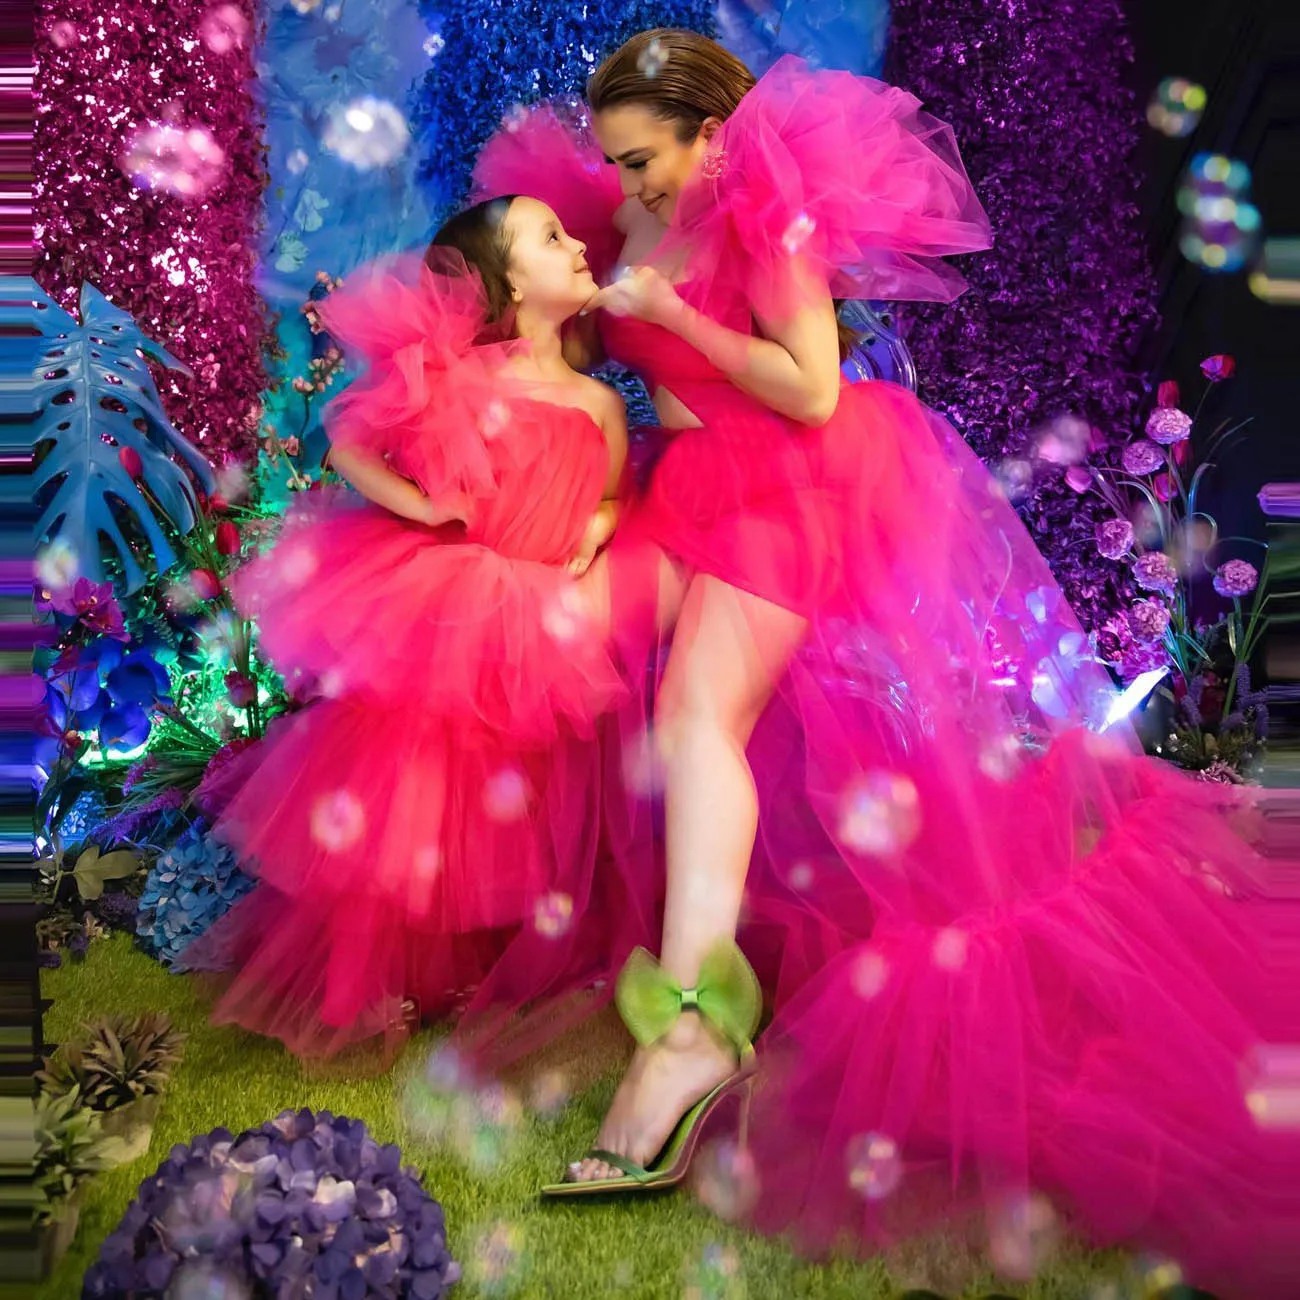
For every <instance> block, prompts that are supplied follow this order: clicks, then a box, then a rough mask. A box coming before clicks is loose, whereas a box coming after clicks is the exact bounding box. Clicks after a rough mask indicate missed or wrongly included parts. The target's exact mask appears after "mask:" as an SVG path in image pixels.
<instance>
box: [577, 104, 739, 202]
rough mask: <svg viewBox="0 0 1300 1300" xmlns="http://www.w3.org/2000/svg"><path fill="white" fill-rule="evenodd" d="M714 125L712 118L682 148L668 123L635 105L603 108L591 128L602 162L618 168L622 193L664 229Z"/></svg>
mask: <svg viewBox="0 0 1300 1300" xmlns="http://www.w3.org/2000/svg"><path fill="white" fill-rule="evenodd" d="M719 125H720V124H719V122H718V120H717V119H716V118H713V117H710V118H707V119H706V120H705V122H704V125H703V126H702V127H701V128H700V131H699V134H698V135H697V136H696V137H695V139H694V140H692V141H691V142H690V143H689V144H683V143H682V142H681V141H680V140H679V139H678V138H677V128H676V126H675V125H674V124H673V123H672V122H665V121H664V120H663V119H662V118H658V117H656V116H655V115H654V114H653V113H652V112H651V111H650V110H649V109H648V108H646V107H644V106H643V105H641V104H618V105H616V106H615V107H613V108H607V109H605V110H604V111H602V112H600V113H595V114H593V116H592V123H591V126H592V130H593V131H594V133H595V136H596V139H597V140H598V141H599V142H600V147H601V148H602V149H603V150H604V151H605V157H606V158H607V159H608V160H609V161H610V162H612V163H614V164H615V165H616V166H617V167H618V176H619V180H620V181H621V182H622V185H623V193H624V194H625V195H626V196H627V197H628V198H630V199H638V200H639V201H640V202H641V204H642V205H643V206H644V207H645V210H646V211H647V212H649V213H651V214H652V215H653V216H654V218H655V219H656V220H657V221H658V222H660V223H661V224H662V225H665V226H666V225H668V224H669V222H670V221H672V218H673V212H674V211H675V210H676V207H677V196H678V195H679V194H680V193H681V191H682V188H683V187H684V186H685V185H686V183H687V182H688V181H689V180H690V179H691V177H692V176H694V175H695V172H696V170H697V169H698V168H699V166H700V163H701V162H702V161H703V160H704V154H705V152H706V151H707V149H708V146H709V140H710V139H711V138H712V136H713V133H714V132H715V131H716V130H717V129H718V126H719Z"/></svg>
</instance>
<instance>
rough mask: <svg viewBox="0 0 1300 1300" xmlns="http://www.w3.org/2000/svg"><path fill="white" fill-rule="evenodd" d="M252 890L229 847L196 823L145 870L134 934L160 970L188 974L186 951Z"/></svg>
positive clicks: (249, 880) (248, 879)
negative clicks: (160, 964)
mask: <svg viewBox="0 0 1300 1300" xmlns="http://www.w3.org/2000/svg"><path fill="white" fill-rule="evenodd" d="M252 887H253V881H252V880H251V879H250V878H249V877H248V876H246V875H245V874H244V873H243V872H242V871H240V869H239V864H238V861H237V860H236V858H235V854H234V852H233V851H232V850H231V848H230V847H229V846H228V845H226V844H222V843H221V841H220V840H217V839H214V838H213V836H212V835H211V834H210V833H209V831H208V827H207V824H206V823H205V822H204V821H203V820H202V819H199V820H198V821H196V822H195V823H194V825H193V826H191V827H190V828H189V829H188V830H187V831H186V832H185V833H184V834H183V835H182V836H181V837H180V839H178V840H177V841H176V843H175V844H173V845H172V847H171V848H170V849H168V850H167V852H166V853H164V854H163V855H162V856H161V857H160V858H159V859H158V861H157V862H155V863H154V865H153V866H152V867H151V868H150V870H149V875H148V877H147V878H146V880H145V885H144V893H143V894H142V895H141V896H140V912H139V916H138V918H137V920H136V926H135V929H136V934H138V935H139V936H140V937H141V938H142V939H143V940H144V941H145V943H146V944H147V945H149V947H151V948H152V949H153V951H154V954H155V955H156V956H157V958H158V960H159V961H161V962H162V963H163V965H164V966H169V967H170V968H171V969H172V970H174V971H183V970H188V969H189V967H188V966H187V964H186V962H185V960H184V953H185V950H186V948H188V947H189V945H190V944H191V943H193V941H194V940H195V939H197V938H198V937H199V935H201V934H205V933H206V932H207V931H208V929H209V928H210V927H211V926H212V924H213V923H214V922H216V921H217V920H219V919H220V918H221V917H223V916H224V915H225V914H226V913H227V912H228V911H230V909H231V908H232V907H233V906H234V905H235V904H236V903H237V902H238V901H239V900H240V899H241V898H242V897H243V896H244V895H245V894H246V893H248V891H249V890H250V889H252Z"/></svg>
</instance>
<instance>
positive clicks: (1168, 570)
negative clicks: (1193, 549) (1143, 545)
mask: <svg viewBox="0 0 1300 1300" xmlns="http://www.w3.org/2000/svg"><path fill="white" fill-rule="evenodd" d="M1220 572H1222V570H1220ZM1133 576H1134V578H1136V579H1137V584H1138V586H1139V587H1141V588H1142V589H1143V590H1144V591H1158V592H1160V593H1162V594H1163V595H1165V596H1172V595H1173V594H1174V592H1175V590H1177V587H1178V570H1177V569H1175V568H1174V562H1173V561H1172V560H1171V559H1170V558H1169V557H1168V556H1167V555H1166V554H1165V553H1164V551H1148V552H1147V553H1146V554H1145V555H1139V556H1138V558H1137V559H1136V560H1134V561H1133Z"/></svg>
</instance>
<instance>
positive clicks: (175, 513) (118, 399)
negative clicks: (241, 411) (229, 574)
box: [23, 282, 215, 592]
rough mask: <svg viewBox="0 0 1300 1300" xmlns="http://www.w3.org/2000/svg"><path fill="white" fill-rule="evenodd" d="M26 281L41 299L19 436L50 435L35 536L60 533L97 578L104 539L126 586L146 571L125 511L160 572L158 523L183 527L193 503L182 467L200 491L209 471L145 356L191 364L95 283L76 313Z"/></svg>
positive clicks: (170, 556)
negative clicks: (124, 459)
mask: <svg viewBox="0 0 1300 1300" xmlns="http://www.w3.org/2000/svg"><path fill="white" fill-rule="evenodd" d="M29 284H30V287H28V288H25V289H24V291H23V292H24V294H30V295H31V296H32V300H33V301H35V302H40V303H42V305H43V306H44V308H45V310H43V311H40V312H39V313H34V315H36V316H37V317H38V319H39V326H40V329H41V332H42V337H41V338H39V339H37V340H36V341H35V343H36V346H35V347H34V348H33V349H32V355H31V363H32V379H33V381H34V383H35V385H36V391H37V393H38V401H39V403H40V405H39V410H38V413H37V418H36V421H35V424H34V425H33V426H31V427H30V429H29V433H28V436H29V437H30V438H31V439H32V440H33V441H35V442H39V443H48V444H52V445H50V446H49V447H48V449H47V450H46V451H45V452H44V454H43V455H42V457H41V459H40V463H39V465H38V467H37V470H36V473H35V475H34V477H33V484H32V486H33V488H34V489H35V490H36V491H37V492H38V493H40V494H41V501H42V504H43V506H44V510H43V513H42V515H41V518H40V521H39V522H38V523H37V525H36V540H37V542H38V543H39V542H41V541H45V540H52V539H53V538H54V537H56V536H57V537H59V538H60V539H61V540H62V541H64V542H66V543H67V544H68V545H69V546H70V547H71V548H72V550H73V552H74V553H75V555H76V557H77V561H78V564H79V566H80V571H81V573H82V575H83V576H85V577H88V578H93V579H95V580H96V581H102V580H103V576H104V564H103V547H104V545H105V539H107V543H108V544H109V545H111V546H112V548H113V549H114V550H115V551H116V552H117V554H118V558H119V559H120V561H121V563H122V569H123V574H124V578H125V588H126V590H127V591H128V592H130V591H135V590H136V589H137V588H139V587H140V586H141V584H142V583H143V582H144V579H145V572H144V570H143V569H142V567H141V565H140V563H139V560H138V558H137V556H136V553H135V550H134V548H133V546H132V544H131V543H129V542H128V541H127V539H126V535H125V534H124V532H123V529H122V525H123V524H124V523H128V522H129V523H130V524H132V525H133V529H132V530H138V531H139V532H140V533H142V534H143V536H144V538H145V539H146V541H147V543H148V546H149V549H150V550H151V551H152V552H153V564H154V567H155V568H156V569H157V570H158V571H159V572H162V571H163V570H165V569H168V568H170V567H171V565H172V564H173V563H175V559H176V556H175V553H174V552H173V550H172V547H171V544H170V542H169V541H168V539H167V535H166V532H165V530H164V525H165V524H167V523H170V524H171V525H172V526H173V527H174V528H176V529H177V530H179V531H180V532H181V533H187V532H188V531H189V530H190V529H191V528H192V527H193V526H194V523H195V519H196V517H197V514H198V502H197V499H196V496H195V492H194V487H193V485H192V483H191V481H190V478H189V474H192V475H193V476H194V478H195V479H196V480H197V481H198V482H199V483H200V484H201V485H202V486H203V488H204V489H205V490H207V491H211V490H212V487H213V483H214V482H215V479H214V476H213V472H212V467H211V466H210V465H209V464H208V461H207V458H206V457H205V456H204V455H203V453H202V452H200V451H199V449H198V448H197V447H195V446H193V445H192V444H191V443H190V442H188V441H187V440H186V439H185V438H184V437H183V436H182V435H181V434H180V433H179V432H178V431H177V430H176V429H175V428H174V427H173V425H172V423H171V421H170V420H169V419H168V418H167V414H166V412H165V411H164V410H163V407H162V401H161V399H160V397H159V395H158V390H157V388H156V387H155V386H154V382H153V378H152V377H151V376H150V374H149V369H148V367H147V366H146V365H145V361H144V359H143V358H148V359H149V360H151V361H155V362H156V363H158V364H159V365H163V366H166V367H168V368H169V369H172V370H180V371H183V372H185V373H188V370H187V368H186V367H185V366H183V365H182V364H181V363H180V362H179V361H177V360H176V359H175V357H173V356H171V355H170V354H169V353H168V352H167V351H166V350H165V349H164V348H161V347H159V346H158V345H157V344H156V343H154V342H153V341H152V340H150V339H148V338H146V337H145V335H144V334H142V333H141V332H140V327H139V326H138V325H137V324H136V323H135V321H134V320H133V319H132V318H131V317H130V316H129V315H128V314H127V313H126V312H124V311H122V310H121V308H119V307H115V306H114V305H113V304H112V303H111V302H109V301H108V299H107V298H105V297H104V295H103V294H102V293H100V292H99V290H98V289H96V288H95V287H94V286H93V285H89V284H86V285H83V286H82V290H81V323H80V324H78V323H77V322H76V321H75V320H74V319H73V318H72V317H71V316H70V315H68V313H67V312H65V311H64V310H63V309H62V308H60V307H59V306H58V304H57V303H55V302H54V300H53V299H52V298H50V297H49V295H48V294H46V293H45V292H44V291H43V290H41V289H39V288H37V287H36V285H35V284H34V283H31V282H29ZM104 435H107V436H108V437H109V438H111V439H112V440H113V441H112V442H111V443H110V442H106V441H105V437H104ZM127 447H129V448H130V449H131V450H133V451H134V452H136V453H137V455H138V456H139V457H140V462H141V465H142V467H143V471H142V474H141V480H140V483H139V484H137V482H136V480H135V479H133V478H132V477H131V475H130V474H129V473H128V472H127V471H126V469H124V468H123V466H122V463H121V460H120V458H119V451H120V450H121V449H122V448H127ZM187 470H188V472H189V473H188V474H187ZM142 488H144V489H147V495H146V492H145V491H142V490H141V489H142Z"/></svg>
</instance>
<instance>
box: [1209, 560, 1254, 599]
mask: <svg viewBox="0 0 1300 1300" xmlns="http://www.w3.org/2000/svg"><path fill="white" fill-rule="evenodd" d="M1258 583H1259V571H1258V570H1257V569H1256V568H1255V566H1254V565H1253V564H1249V563H1247V562H1246V561H1245V560H1229V561H1228V562H1227V563H1226V564H1221V565H1219V567H1218V568H1217V569H1216V570H1215V572H1214V590H1215V591H1217V592H1218V593H1219V595H1220V596H1231V597H1233V598H1239V597H1241V596H1249V595H1250V593H1251V592H1252V591H1254V590H1255V587H1256V586H1257V585H1258Z"/></svg>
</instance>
